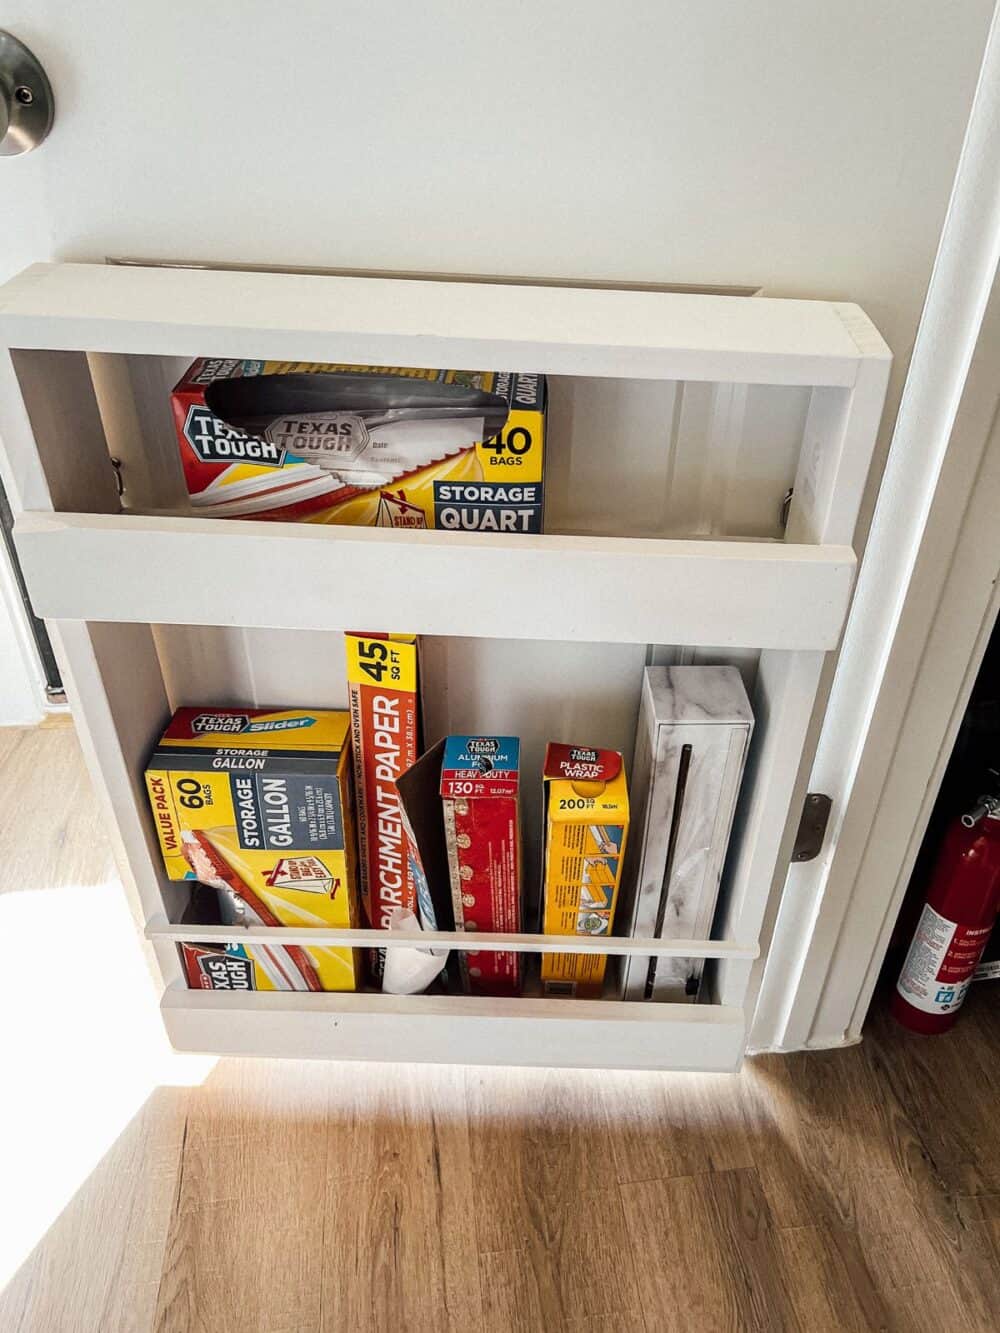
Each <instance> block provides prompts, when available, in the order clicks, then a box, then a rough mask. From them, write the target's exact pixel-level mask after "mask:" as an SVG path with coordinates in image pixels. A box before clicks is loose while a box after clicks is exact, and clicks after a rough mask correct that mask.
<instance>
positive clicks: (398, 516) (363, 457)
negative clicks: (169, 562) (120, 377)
mask: <svg viewBox="0 0 1000 1333" xmlns="http://www.w3.org/2000/svg"><path fill="white" fill-rule="evenodd" d="M172 401H173V410H174V420H175V424H176V428H177V436H178V440H179V442H180V450H181V459H182V462H183V466H184V476H185V480H186V482H187V488H188V492H189V494H190V496H191V502H192V505H193V506H194V508H195V509H196V510H197V511H198V512H199V513H202V514H204V515H206V516H210V517H217V518H248V519H279V520H285V521H303V522H308V523H344V524H353V525H356V526H362V527H386V528H452V529H461V530H464V531H483V532H511V533H518V532H541V530H542V505H543V465H544V455H545V407H546V389H545V379H544V377H543V376H541V375H527V374H510V373H507V372H500V371H464V370H461V371H460V370H409V369H401V368H398V367H392V366H343V365H327V364H316V363H313V362H302V361H232V360H219V359H217V358H214V359H213V358H204V359H202V360H199V361H196V362H195V363H194V364H193V365H192V366H191V367H190V369H189V370H188V371H187V373H186V374H185V376H184V378H183V379H182V380H181V381H180V383H179V384H178V385H177V387H176V388H175V389H174V392H173V395H172Z"/></svg>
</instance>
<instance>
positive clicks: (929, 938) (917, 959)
mask: <svg viewBox="0 0 1000 1333" xmlns="http://www.w3.org/2000/svg"><path fill="white" fill-rule="evenodd" d="M991 930H992V926H960V925H959V924H958V923H957V922H956V921H949V920H948V919H947V917H943V916H940V915H939V914H938V913H937V912H935V910H934V908H933V907H931V906H930V904H927V903H925V904H924V910H923V912H922V913H921V916H920V922H919V924H918V925H917V929H916V933H915V935H914V936H913V943H912V944H911V945H910V951H909V953H908V954H907V955H906V962H905V963H904V964H903V970H902V972H901V973H900V976H899V981H898V983H897V990H898V991H899V993H900V995H902V997H903V999H904V1000H907V1001H908V1002H909V1003H910V1004H912V1005H913V1007H914V1009H922V1010H923V1011H924V1013H925V1014H950V1013H951V1011H952V1010H953V1009H957V1008H958V1007H959V1005H960V1004H961V1003H962V1001H963V1000H964V999H965V992H966V991H967V990H968V989H969V985H970V984H971V982H972V974H973V972H975V970H976V964H977V963H978V962H979V958H980V955H981V954H982V952H983V949H984V948H985V947H986V941H987V940H988V939H989V937H990V932H991Z"/></svg>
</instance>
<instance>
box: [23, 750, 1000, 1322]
mask: <svg viewBox="0 0 1000 1333" xmlns="http://www.w3.org/2000/svg"><path fill="white" fill-rule="evenodd" d="M97 822H98V817H97V814H96V812H95V810H94V808H93V806H92V805H91V803H90V797H89V795H88V792H87V788H86V783H85V780H84V779H83V778H82V777H81V768H80V760H79V756H78V752H77V750H76V742H75V737H74V735H73V733H72V731H70V730H68V729H64V730H58V729H56V730H45V731H39V732H34V733H30V732H6V733H0V873H2V875H3V877H4V878H3V884H2V887H3V889H4V890H5V892H4V894H3V896H0V936H4V932H5V931H6V930H7V926H6V925H5V917H4V915H3V913H4V909H5V906H8V907H10V906H11V905H14V904H15V901H16V900H18V899H20V900H21V904H22V908H21V911H22V916H23V914H24V912H26V911H27V907H25V905H24V904H26V903H28V902H31V903H35V904H36V905H37V906H38V907H39V910H40V911H41V910H42V909H44V906H45V904H46V902H52V903H55V902H56V901H59V902H63V901H64V899H58V900H57V898H56V897H54V896H51V897H49V896H47V895H54V894H58V893H60V892H63V893H65V891H66V890H67V889H68V890H70V891H71V892H79V893H80V894H88V895H96V896H93V897H92V901H93V902H95V903H104V902H105V898H106V899H107V908H108V911H112V910H113V909H114V905H115V904H116V903H117V895H118V893H119V890H118V889H117V888H116V886H115V885H114V884H113V883H111V882H107V881H108V879H109V873H108V867H107V853H106V849H105V848H104V847H103V844H102V842H101V840H100V835H99V833H98V832H97ZM73 886H79V887H78V888H74V887H73ZM27 889H32V890H38V891H39V892H37V893H35V894H34V896H33V897H31V898H30V899H29V898H27V897H25V896H24V891H25V890H27ZM87 901H88V902H89V901H91V898H88V900H87ZM94 910H95V912H96V911H97V909H96V908H95V909H94ZM100 910H101V911H103V910H104V909H103V907H102V908H101V909H100ZM62 914H63V915H65V913H64V912H63V913H62ZM51 915H53V916H54V915H56V913H55V912H54V911H53V913H52V914H51ZM100 919H101V920H103V918H100ZM19 922H20V923H21V924H20V926H19V925H18V923H19ZM58 924H59V923H58V922H57V921H52V922H51V928H52V929H55V928H56V927H57V926H58ZM17 929H21V930H29V929H30V930H31V931H32V932H37V929H38V927H37V925H30V926H29V925H25V923H24V922H23V921H21V917H20V916H17V915H16V914H15V920H14V931H15V941H14V942H15V944H16V943H17V939H16V931H17ZM106 929H107V930H108V931H110V930H111V926H110V925H109V926H107V927H106ZM6 938H7V939H8V942H9V940H10V933H9V931H8V933H7V935H6ZM29 945H30V946H34V947H40V946H38V944H37V933H32V935H31V938H30V939H28V940H26V941H23V942H22V946H23V947H27V946H29ZM71 945H72V941H69V942H66V941H64V942H63V944H61V945H60V943H59V940H58V939H57V938H56V939H54V940H53V941H52V943H51V944H50V945H46V948H51V949H53V950H56V951H58V949H59V948H66V949H69V948H70V947H71ZM108 947H109V949H110V948H111V946H110V945H109V946H108ZM97 949H98V943H97V942H96V941H95V942H93V943H91V944H90V945H89V954H88V951H87V947H86V946H84V956H83V957H82V958H81V963H80V972H79V975H68V976H64V975H58V976H56V977H54V978H52V977H50V978H48V979H47V982H46V985H47V987H48V990H49V993H50V995H51V994H52V988H55V990H54V993H55V999H56V1002H57V1006H58V1005H59V1004H62V1005H64V1006H67V1007H71V1008H63V1009H59V1008H58V1007H57V1009H56V1014H57V1019H53V1020H52V1023H53V1024H55V1026H50V1028H48V1029H46V1030H45V1031H43V1032H40V1033H39V1035H38V1039H37V1043H35V1044H33V1039H32V1024H33V1023H34V1022H35V1021H36V1020H35V1018H34V1010H35V1005H34V1004H33V1002H32V1000H31V996H28V997H27V998H26V999H23V1000H22V997H20V996H13V997H12V996H11V995H9V994H7V993H2V994H0V1002H2V1005H3V1009H2V1011H0V1012H2V1014H3V1023H4V1024H11V1023H12V1022H13V1023H15V1024H16V1027H17V1030H18V1033H19V1034H20V1036H21V1037H22V1038H25V1039H24V1040H22V1041H21V1044H20V1046H18V1047H17V1050H19V1051H20V1052H21V1056H20V1057H19V1058H20V1059H21V1060H22V1063H23V1064H24V1067H22V1068H16V1067H15V1068H14V1069H11V1068H10V1064H9V1061H5V1064H4V1066H3V1067H4V1069H5V1074H6V1075H7V1076H8V1077H7V1080H6V1086H5V1087H4V1088H3V1089H0V1103H2V1102H3V1101H4V1100H6V1099H10V1101H11V1103H12V1104H13V1103H16V1102H17V1101H18V1099H19V1098H22V1097H24V1096H30V1095H31V1093H32V1090H33V1089H34V1088H35V1086H36V1082H37V1080H38V1078H40V1077H43V1072H41V1071H43V1066H44V1062H46V1061H47V1060H49V1062H50V1064H51V1063H53V1062H52V1061H51V1059H50V1056H51V1050H50V1047H51V1043H52V1041H53V1040H54V1038H53V1037H52V1035H51V1034H52V1033H53V1032H59V1031H63V1030H64V1025H65V1024H66V1023H68V1024H69V1025H70V1028H71V1029H72V1025H73V1023H74V1022H79V1024H80V1027H81V1030H82V1031H84V1032H88V1031H89V1032H90V1033H91V1037H92V1040H93V1042H94V1043H95V1046H94V1050H93V1051H91V1049H90V1048H89V1046H88V1040H87V1039H86V1038H81V1039H74V1040H73V1041H72V1043H71V1045H67V1050H66V1059H67V1060H68V1061H69V1062H70V1063H69V1068H70V1069H72V1070H77V1071H79V1070H81V1069H82V1070H84V1071H86V1070H88V1069H91V1067H92V1072H91V1076H90V1077H88V1076H87V1075H86V1073H84V1074H79V1073H77V1074H76V1075H74V1077H73V1078H72V1081H71V1085H70V1086H65V1087H64V1088H63V1089H62V1099H61V1100H60V1096H59V1094H58V1093H57V1094H56V1095H55V1096H54V1097H46V1100H45V1104H44V1105H42V1104H41V1103H39V1106H38V1110H37V1129H35V1128H33V1126H34V1125H35V1120H34V1119H32V1120H29V1121H28V1122H26V1123H25V1124H23V1125H22V1127H21V1129H20V1131H19V1132H18V1134H17V1135H16V1136H10V1135H7V1136H5V1138H4V1140H3V1145H2V1152H3V1154H4V1157H5V1158H6V1160H7V1163H8V1165H9V1164H10V1163H11V1162H14V1163H15V1165H16V1162H17V1161H20V1160H22V1159H23V1160H24V1161H26V1162H29V1163H30V1164H31V1165H30V1171H28V1170H26V1171H25V1172H23V1173H22V1175H23V1179H24V1181H25V1182H26V1186H25V1188H26V1189H28V1190H29V1193H30V1196H31V1197H30V1200H29V1202H30V1203H31V1204H32V1206H34V1205H35V1204H38V1203H39V1192H41V1193H43V1194H44V1193H45V1192H46V1191H47V1192H48V1193H49V1194H51V1195H52V1209H51V1211H52V1221H51V1224H50V1225H49V1226H48V1229H47V1230H45V1231H44V1232H41V1231H40V1233H39V1235H38V1236H37V1237H36V1236H30V1237H26V1236H25V1235H24V1234H23V1232H22V1231H21V1230H19V1218H23V1217H24V1216H25V1214H24V1213H23V1211H19V1213H18V1216H17V1217H15V1218H14V1219H13V1220H12V1219H11V1218H10V1216H8V1219H7V1222H8V1230H7V1232H6V1233H0V1234H8V1235H10V1236H12V1237H13V1240H14V1242H15V1243H16V1242H18V1241H20V1242H22V1244H24V1245H26V1246H27V1248H26V1250H25V1257H24V1258H23V1262H20V1266H19V1267H18V1268H17V1271H16V1272H15V1273H14V1275H13V1276H12V1277H11V1279H10V1281H9V1284H8V1285H7V1287H6V1290H5V1291H4V1292H3V1293H2V1294H0V1328H2V1329H3V1330H4V1333H15V1330H19V1331H20V1330H31V1331H32V1333H35V1331H36V1330H37V1331H38V1333H63V1331H64V1330H65V1331H66V1333H68V1331H69V1330H86V1333H91V1331H92V1330H99V1331H100V1333H117V1330H148V1329H157V1330H163V1331H166V1330H171V1333H187V1331H188V1330H198V1331H199V1333H200V1331H202V1330H203V1331H204V1333H229V1330H232V1333H250V1331H253V1330H260V1333H317V1331H318V1330H326V1331H327V1333H365V1331H366V1330H379V1331H380V1333H383V1331H384V1333H398V1331H403V1330H413V1331H414V1333H424V1331H425V1330H426V1333H432V1331H434V1333H436V1331H437V1330H452V1329H454V1330H456V1333H470V1330H487V1331H488V1333H494V1331H496V1333H506V1331H507V1330H530V1331H531V1333H536V1331H541V1330H546V1331H547V1333H611V1330H615V1331H616V1333H617V1330H629V1333H632V1331H633V1330H640V1331H642V1330H645V1333H666V1331H668V1330H674V1329H677V1330H699V1333H705V1331H706V1330H707V1331H708V1333H714V1330H741V1331H742V1330H750V1329H761V1330H769V1331H770V1330H775V1331H777V1330H784V1329H801V1330H805V1331H807V1333H821V1331H822V1330H838V1333H839V1331H840V1330H863V1329H895V1330H906V1331H907V1333H909V1331H910V1330H912V1331H913V1333H918V1331H920V1330H928V1333H931V1331H933V1333H942V1330H952V1329H959V1328H961V1329H963V1330H967V1329H984V1330H985V1329H989V1330H995V1329H997V1328H998V1327H1000V1313H998V1303H1000V1280H998V1279H1000V1152H998V1147H1000V1133H998V1130H997V1123H998V1112H997V1108H998V1105H1000V986H998V987H995V988H993V989H992V990H990V989H987V988H983V987H980V988H979V993H978V994H975V995H974V996H973V999H972V1000H971V1001H970V1003H969V1005H968V1007H967V1012H966V1013H965V1014H964V1015H963V1018H962V1021H961V1023H960V1024H959V1026H958V1027H957V1028H956V1030H955V1031H954V1033H953V1034H951V1035H950V1036H948V1037H943V1038H932V1039H926V1040H921V1039H919V1038H911V1037H907V1036H906V1035H905V1034H903V1033H901V1032H900V1031H898V1030H897V1029H895V1028H894V1027H893V1026H892V1024H891V1023H890V1022H889V1021H888V1020H887V1019H886V1018H885V1017H884V1015H883V1014H882V1013H881V1012H877V1013H876V1014H875V1016H874V1017H873V1020H872V1021H871V1023H870V1026H869V1032H868V1035H867V1038H866V1040H865V1042H864V1043H863V1044H862V1045H861V1046H859V1047H855V1048H853V1049H850V1050H844V1051H838V1052H830V1053H823V1054H812V1055H808V1056H794V1057H789V1058H779V1057H769V1058H767V1059H758V1060H754V1061H752V1062H748V1064H747V1067H746V1068H745V1070H744V1072H743V1073H742V1074H740V1075H738V1076H732V1077H730V1076H723V1075H715V1076H703V1075H697V1076H696V1075H650V1074H637V1075H630V1074H620V1073H615V1074H602V1073H589V1072H554V1073H547V1072H545V1071H527V1072H512V1071H504V1070H482V1069H477V1070H462V1069H445V1068H389V1067H384V1066H366V1067H350V1066H332V1065H322V1064H315V1065H311V1064H305V1063H302V1064H299V1063H295V1064H292V1063H277V1062H274V1063H256V1062H238V1061H232V1060H224V1061H220V1062H218V1063H217V1064H215V1065H214V1067H199V1068H198V1069H196V1070H195V1071H194V1073H193V1074H192V1071H191V1068H190V1064H187V1065H185V1064H179V1063H177V1062H178V1061H180V1060H181V1057H173V1056H170V1055H166V1054H160V1055H158V1056H157V1063H156V1065H155V1068H153V1066H150V1068H151V1069H152V1072H151V1073H150V1074H149V1077H148V1079H147V1082H148V1086H143V1085H141V1083H140V1082H137V1081H136V1077H137V1076H136V1077H133V1073H134V1071H135V1070H136V1068H137V1067H138V1066H142V1067H143V1068H145V1066H143V1064H142V1062H143V1060H144V1059H145V1058H146V1056H147V1055H148V1054H149V1052H150V1051H151V1050H153V1048H154V1047H155V1046H156V1043H157V1040H158V1038H157V1035H156V1028H155V1011H154V1009H153V1007H152V1001H151V999H150V996H149V995H146V994H142V995H140V994H139V992H140V991H142V989H143V988H142V986H141V985H140V984H138V983H135V982H134V981H133V983H132V984H131V986H130V987H126V988H124V989H123V990H122V993H121V996H120V1002H119V1001H118V1000H117V998H116V994H115V992H113V991H112V992H110V996H111V1000H110V1002H109V1007H106V1009H105V1011H104V1015H105V1016H104V1017H103V1018H102V1019H101V1020H100V1022H95V1023H93V1024H92V1025H90V1026H89V1027H88V1020H87V1018H86V1016H85V1014H84V1017H81V1018H79V1019H78V1018H77V1015H76V1009H77V1007H78V1006H81V1005H82V1006H83V1007H84V1009H85V1003H86V1001H85V997H84V995H82V994H81V992H80V990H79V987H81V986H82V987H83V988H84V991H85V992H88V991H89V987H88V981H87V978H88V970H89V969H90V968H92V967H93V966H94V958H95V957H96V951H97ZM114 950H115V953H116V955H117V956H118V957H119V958H124V957H126V956H128V957H131V953H130V951H129V948H128V946H123V945H122V944H121V943H116V944H115V946H114ZM4 971H6V969H4ZM132 975H134V974H132ZM2 987H3V971H0V992H2ZM106 999H107V997H106ZM12 1006H16V1008H14V1009H13V1011H12ZM119 1009H122V1010H123V1011H124V1010H125V1009H127V1010H128V1011H129V1012H130V1013H132V1012H134V1013H139V1014H140V1015H142V1016H143V1017H142V1022H146V1021H147V1017H148V1021H149V1027H148V1029H141V1030H142V1031H145V1032H146V1035H145V1036H143V1037H141V1038H137V1037H135V1035H134V1031H135V1029H133V1028H130V1029H128V1032H132V1033H133V1035H131V1036H128V1035H125V1036H118V1035H116V1033H117V1028H116V1022H117V1018H116V1014H117V1012H118V1010H119ZM71 1010H72V1011H71ZM147 1011H148V1014H147ZM57 1020H58V1022H57ZM39 1021H40V1020H39ZM130 1021H131V1020H130ZM25 1034H27V1036H26V1037H25ZM109 1034H110V1035H109ZM81 1047H82V1048H83V1049H82V1052H81ZM74 1061H75V1062H76V1063H75V1064H74V1063H73V1062H74ZM14 1063H15V1065H16V1063H17V1061H16V1059H15V1061H14ZM55 1064H56V1073H55V1076H56V1077H58V1075H59V1064H58V1060H57V1061H56V1062H55ZM178 1071H179V1072H178ZM49 1074H51V1069H50V1070H49ZM119 1076H120V1077H119ZM143 1077H145V1075H143ZM185 1077H187V1078H189V1079H191V1078H193V1079H194V1081H193V1083H192V1085H191V1086H180V1085H178V1086H169V1085H168V1084H170V1083H173V1084H182V1083H183V1081H184V1078H185ZM121 1078H125V1080H126V1083H127V1086H128V1097H130V1098H131V1099H132V1100H131V1101H129V1100H128V1097H126V1098H125V1099H124V1100H122V1099H121V1098H119V1096H118V1092H115V1093H114V1095H112V1094H111V1093H110V1092H109V1091H108V1089H109V1088H115V1089H117V1088H118V1087H119V1083H120V1081H121ZM129 1079H131V1082H129V1081H128V1080H129ZM199 1079H202V1080H203V1081H201V1082H198V1080H199ZM55 1086H56V1087H59V1086H60V1085H59V1084H58V1083H57V1084H56V1085H55ZM53 1101H55V1103H56V1105H55V1107H54V1108H53V1106H52V1105H51V1103H52V1102H53ZM50 1112H52V1113H54V1114H56V1115H57V1117H58V1118H57V1119H56V1120H55V1122H54V1123H56V1124H57V1125H61V1126H62V1127H63V1137H60V1135H59V1134H58V1133H55V1134H53V1133H52V1132H50V1131H49V1130H48V1129H47V1126H48V1124H49V1123H50V1122H49V1121H48V1120H46V1115H48V1114H49V1113H50ZM116 1118H117V1119H118V1120H120V1121H121V1123H120V1125H119V1124H117V1123H116ZM109 1119H110V1121H111V1123H112V1129H113V1134H112V1135H111V1137H110V1139H109V1141H108V1142H107V1143H105V1144H103V1147H102V1148H101V1151H100V1152H99V1153H98V1154H97V1158H96V1160H95V1161H94V1162H92V1163H88V1164H86V1167H85V1169H84V1170H83V1171H82V1173H80V1179H79V1182H78V1183H77V1184H75V1185H73V1187H72V1188H69V1189H67V1190H66V1191H65V1197H63V1198H60V1196H59V1190H60V1187H61V1186H65V1185H66V1183H67V1180H72V1179H73V1176H72V1160H73V1159H72V1156H71V1153H72V1151H73V1149H74V1148H75V1147H76V1146H77V1137H78V1136H79V1140H80V1141H79V1147H80V1150H81V1152H82V1151H83V1150H84V1149H85V1148H87V1147H88V1142H89V1141H88V1142H84V1139H85V1138H86V1135H85V1132H84V1129H83V1128H81V1127H84V1126H87V1125H90V1126H91V1128H92V1129H94V1130H95V1132H96V1129H99V1128H100V1127H101V1126H104V1127H105V1128H106V1127H107V1124H108V1121H109ZM33 1133H35V1134H37V1137H38V1140H39V1141H37V1142H33V1141H32V1136H33ZM90 1147H91V1148H92V1147H93V1144H92V1143H91V1144H90ZM53 1154H55V1155H56V1157H57V1158H58V1160H59V1161H65V1163H66V1165H65V1166H60V1167H58V1168H56V1167H54V1166H52V1165H51V1162H52V1155H53ZM15 1155H16V1156H15ZM0 1170H2V1168H0ZM67 1172H69V1173H70V1174H69V1176H67ZM4 1195H5V1191H4V1189H3V1186H2V1184H0V1213H2V1212H3V1210H4V1208H5V1206H6V1207H11V1206H12V1205H11V1202H10V1199H9V1198H7V1200H6V1202H5V1197H4ZM42 1202H44V1200H43V1201H42ZM36 1212H37V1210H36ZM43 1214H44V1209H43V1210H42V1211H41V1212H37V1216H39V1217H41V1216H43ZM34 1215H35V1214H32V1216H34ZM29 1242H30V1243H29Z"/></svg>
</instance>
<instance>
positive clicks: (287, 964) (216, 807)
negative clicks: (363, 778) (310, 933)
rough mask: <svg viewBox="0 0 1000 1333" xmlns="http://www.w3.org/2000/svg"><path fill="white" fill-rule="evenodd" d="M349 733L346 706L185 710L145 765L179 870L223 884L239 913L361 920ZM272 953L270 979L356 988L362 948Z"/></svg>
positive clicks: (234, 916)
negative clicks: (341, 709)
mask: <svg viewBox="0 0 1000 1333" xmlns="http://www.w3.org/2000/svg"><path fill="white" fill-rule="evenodd" d="M349 732H350V718H349V715H348V714H347V713H344V712H333V711H329V710H313V709H286V710H270V709H264V708H216V709H210V708H181V709H179V710H178V711H177V712H176V713H175V714H174V716H173V718H172V719H171V722H170V725H169V726H168V727H167V730H166V731H165V732H164V734H163V736H162V737H161V739H160V741H159V743H158V745H157V748H156V751H155V752H154V754H153V756H152V758H151V759H150V762H149V765H148V767H147V770H146V787H147V790H148V792H149V799H150V804H151V806H152V810H153V819H154V822H155V824H156V830H157V836H158V838H159V841H160V849H161V851H162V853H163V862H164V865H165V866H166V870H167V874H168V875H169V877H170V878H171V879H173V880H188V879H189V880H197V881H199V882H200V883H202V884H205V885H207V886H209V887H210V888H214V889H216V890H217V891H218V892H219V894H220V896H221V897H222V898H223V900H224V904H225V906H226V909H227V910H226V911H225V913H224V919H227V920H233V921H235V922H238V923H246V924H251V925H265V926H283V925H284V926H298V927H311V926H316V927H322V926H343V927H353V926H356V925H357V924H358V910H357V863H356V853H355V835H354V810H353V805H354V802H353V790H352V776H351V747H350V738H349ZM257 952H258V953H259V952H260V950H257ZM264 952H265V953H266V954H268V956H270V955H273V958H272V960H271V961H272V962H273V964H274V966H273V968H272V970H271V984H270V985H268V986H262V989H283V990H284V989H289V990H355V989H356V988H357V985H358V967H357V958H356V951H355V950H353V949H340V948H320V947H316V948H314V947H312V946H310V947H309V949H308V950H306V949H304V948H300V947H296V946H294V945H285V946H281V945H279V944H278V943H277V941H276V943H275V946H274V948H273V949H271V948H270V946H268V947H267V948H266V949H265V950H264Z"/></svg>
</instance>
